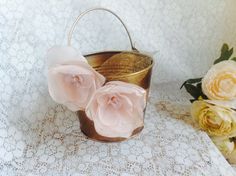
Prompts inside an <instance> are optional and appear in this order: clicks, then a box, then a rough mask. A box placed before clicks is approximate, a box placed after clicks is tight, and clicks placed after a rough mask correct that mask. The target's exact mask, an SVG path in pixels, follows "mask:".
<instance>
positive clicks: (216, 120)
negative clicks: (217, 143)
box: [191, 100, 236, 136]
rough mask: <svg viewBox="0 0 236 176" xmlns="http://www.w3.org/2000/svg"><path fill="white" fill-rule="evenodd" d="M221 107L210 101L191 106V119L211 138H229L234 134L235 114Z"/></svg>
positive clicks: (198, 102) (235, 125)
mask: <svg viewBox="0 0 236 176" xmlns="http://www.w3.org/2000/svg"><path fill="white" fill-rule="evenodd" d="M221 103H222V102H221ZM222 105H223V104H221V105H220V104H217V103H216V101H210V100H208V101H204V100H201V101H194V102H193V104H192V107H191V115H192V117H193V118H194V120H196V122H197V123H198V124H199V126H200V128H201V129H203V130H205V131H207V132H208V134H209V135H211V136H225V135H227V136H230V135H233V134H235V132H236V112H235V111H234V110H233V109H231V108H229V107H227V106H222Z"/></svg>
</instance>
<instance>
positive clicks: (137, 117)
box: [85, 81, 146, 138]
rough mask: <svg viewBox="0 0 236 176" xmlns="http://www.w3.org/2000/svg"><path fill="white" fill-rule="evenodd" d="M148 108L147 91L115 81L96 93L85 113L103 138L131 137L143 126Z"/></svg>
mask: <svg viewBox="0 0 236 176" xmlns="http://www.w3.org/2000/svg"><path fill="white" fill-rule="evenodd" d="M145 106H146V91H145V90H144V89H143V88H141V87H139V86H136V85H134V84H129V83H125V82H121V81H111V82H108V83H107V84H106V85H105V86H103V87H101V88H100V89H98V90H97V91H96V92H95V94H94V95H93V97H92V98H91V100H90V102H89V104H88V106H87V107H86V110H85V112H86V115H87V116H88V118H89V119H90V120H92V121H93V122H94V127H95V130H96V132H97V133H98V134H100V135H101V136H105V137H111V138H112V137H124V138H128V137H130V136H131V135H132V133H133V131H134V130H135V129H136V128H138V127H142V126H143V120H144V119H143V116H144V108H145Z"/></svg>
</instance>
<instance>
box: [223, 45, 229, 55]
mask: <svg viewBox="0 0 236 176" xmlns="http://www.w3.org/2000/svg"><path fill="white" fill-rule="evenodd" d="M228 50H229V46H228V44H227V43H224V44H223V46H222V47H221V53H225V52H226V51H228Z"/></svg>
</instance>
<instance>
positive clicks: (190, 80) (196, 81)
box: [180, 78, 202, 89]
mask: <svg viewBox="0 0 236 176" xmlns="http://www.w3.org/2000/svg"><path fill="white" fill-rule="evenodd" d="M201 81H202V78H195V79H188V80H187V81H185V82H184V83H183V84H182V85H181V87H180V89H182V88H183V86H184V85H185V84H195V83H199V82H201Z"/></svg>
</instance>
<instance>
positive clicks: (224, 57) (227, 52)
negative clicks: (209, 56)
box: [214, 44, 234, 64]
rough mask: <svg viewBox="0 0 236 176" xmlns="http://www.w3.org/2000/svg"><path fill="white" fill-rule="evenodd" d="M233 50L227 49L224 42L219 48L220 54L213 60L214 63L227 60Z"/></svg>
mask: <svg viewBox="0 0 236 176" xmlns="http://www.w3.org/2000/svg"><path fill="white" fill-rule="evenodd" d="M233 51H234V49H233V48H231V49H230V50H229V46H228V45H227V44H224V45H223V46H222V48H221V55H220V57H219V58H218V59H216V60H215V62H214V64H217V63H219V62H222V61H224V60H228V59H229V58H230V57H231V56H232V54H233Z"/></svg>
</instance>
